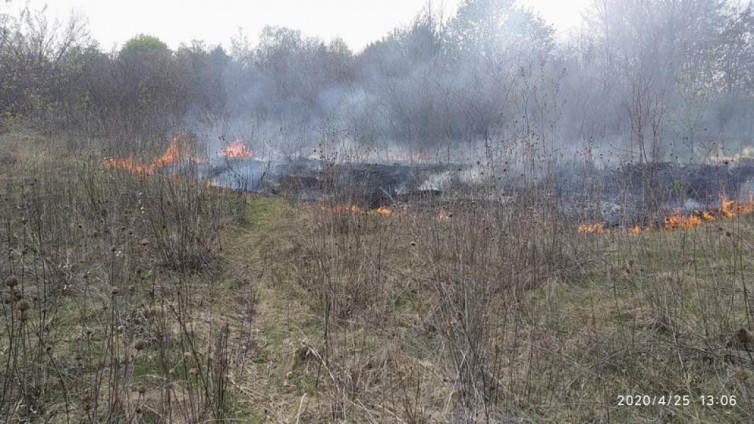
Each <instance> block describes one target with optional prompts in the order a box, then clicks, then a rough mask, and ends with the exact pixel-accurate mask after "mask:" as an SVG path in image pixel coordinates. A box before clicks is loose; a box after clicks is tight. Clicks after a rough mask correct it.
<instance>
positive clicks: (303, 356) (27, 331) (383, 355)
mask: <svg viewBox="0 0 754 424" xmlns="http://www.w3.org/2000/svg"><path fill="white" fill-rule="evenodd" d="M29 140H30V139H29ZM29 140H27V139H20V138H16V139H8V138H7V137H5V138H4V139H3V140H2V142H3V143H6V144H7V145H8V146H10V147H9V148H8V149H7V150H6V153H5V154H4V155H5V156H3V157H2V160H3V161H4V163H7V164H9V165H8V167H6V168H4V171H3V172H2V175H1V176H0V178H1V180H0V181H1V182H2V183H1V186H2V190H4V191H3V196H4V198H5V201H4V206H3V207H2V208H0V217H2V220H3V228H2V233H1V234H0V235H1V236H2V237H0V238H1V239H2V243H3V248H4V249H5V251H6V252H9V253H8V254H7V257H5V258H3V259H2V261H0V272H2V276H3V280H4V279H5V278H6V277H7V276H9V275H15V276H17V277H18V278H19V281H20V285H19V287H18V288H17V289H16V290H15V291H14V290H11V289H9V288H8V287H6V286H3V287H2V293H3V299H4V303H3V305H2V314H3V317H2V322H3V324H2V326H1V327H2V329H3V333H2V335H1V336H0V339H1V340H3V343H2V344H0V346H4V347H3V348H2V349H1V350H0V360H1V361H0V366H2V368H1V369H2V374H0V384H3V387H5V388H6V389H5V390H4V392H3V397H2V402H0V414H2V416H0V419H3V420H6V421H8V422H21V421H24V420H33V419H40V420H41V419H45V420H49V421H52V422H99V421H101V420H110V421H113V422H131V421H134V422H205V421H207V420H212V419H215V420H236V421H241V422H386V421H387V422H410V423H422V422H658V421H659V422H679V423H680V422H708V423H716V422H751V421H752V419H753V417H752V416H753V415H754V408H752V405H751V403H750V402H749V398H750V393H751V390H752V384H754V379H753V378H752V372H754V359H753V358H752V355H750V354H749V350H750V349H752V348H754V346H751V345H750V341H749V340H748V339H746V338H744V339H743V340H742V339H741V337H739V336H736V335H737V334H741V333H738V331H739V329H741V328H744V329H747V330H752V329H753V328H754V325H753V324H752V322H751V319H752V318H751V313H752V306H751V294H750V292H749V291H750V290H751V287H750V286H751V281H752V276H754V259H752V256H751V251H752V246H753V244H752V240H754V222H752V220H751V218H749V217H739V218H736V219H734V220H730V221H727V222H723V223H712V224H709V225H703V226H700V227H697V228H695V229H693V230H691V231H679V232H653V233H645V234H640V235H636V236H635V235H629V234H614V235H610V236H600V235H594V234H578V233H577V232H576V228H575V226H573V225H571V223H568V222H562V221H561V220H560V219H559V218H558V216H557V214H556V213H555V212H554V210H555V209H554V208H553V207H552V205H551V204H550V203H549V202H545V201H542V202H538V201H536V199H537V192H535V191H533V192H530V193H528V194H527V196H525V197H523V198H521V199H516V198H513V197H510V194H508V195H506V196H508V198H507V200H506V201H505V203H504V204H503V203H496V202H495V201H486V202H477V201H463V199H462V196H459V197H461V198H460V200H459V197H456V198H455V200H453V201H452V202H451V201H447V202H446V201H444V200H443V199H438V200H436V201H433V202H429V203H428V204H422V206H421V208H417V209H415V210H411V209H410V208H409V210H408V211H407V212H406V213H401V214H398V213H396V214H394V215H392V216H380V215H377V214H364V213H350V212H346V213H333V212H332V211H328V210H321V209H320V208H318V207H316V206H312V205H302V204H296V203H291V202H288V201H285V200H282V199H276V198H261V197H247V196H238V195H235V194H223V193H216V192H214V191H206V190H207V189H206V188H205V187H203V185H202V184H198V183H197V184H194V183H193V182H192V181H191V180H190V179H186V180H171V179H170V178H168V177H161V176H152V177H147V178H137V177H134V176H132V175H129V174H127V173H123V172H116V171H112V170H105V169H103V168H102V167H101V166H99V165H98V164H99V162H97V160H93V161H87V160H82V159H81V158H80V157H77V156H74V155H71V156H61V155H59V154H58V153H56V150H55V148H54V147H50V148H49V149H34V148H29V146H30V143H29ZM38 142H39V143H42V144H43V143H44V140H38ZM61 157H62V158H63V159H61ZM170 184H173V185H172V186H171V185H170ZM139 193H141V194H139ZM492 194H493V193H490V196H487V197H486V198H488V199H492V198H493V196H492ZM543 197H544V196H543ZM140 198H141V200H139V199H140ZM192 199H194V200H196V199H200V200H202V205H203V206H202V207H201V208H199V207H197V206H196V203H193V204H192V205H188V204H186V203H185V202H187V201H189V200H192ZM495 205H497V206H495ZM141 206H144V207H145V210H146V211H145V212H144V214H147V215H148V216H146V217H143V216H142V215H143V214H142V213H141V209H140V207H141ZM441 206H442V207H443V208H444V209H445V210H446V211H447V212H448V214H451V215H452V218H450V219H448V220H440V219H438V217H437V212H438V210H439V208H440V207H441ZM241 211H243V212H242V213H241ZM189 223H190V225H189ZM163 225H164V228H163ZM124 228H125V229H124ZM204 235H207V237H204ZM197 237H199V238H200V239H202V238H203V240H200V241H199V242H197V241H196V240H193V241H192V240H190V239H196V238H197ZM181 251H183V253H180V252H181ZM171 258H172V259H171ZM16 292H19V293H21V294H22V297H21V298H18V295H17V294H16ZM21 300H27V301H28V302H29V304H30V309H29V310H30V311H31V313H26V315H29V316H27V317H26V318H25V320H23V321H21V314H22V312H21V311H20V310H19V309H20V308H19V304H20V303H19V302H20V301H21ZM226 328H227V330H225V329H226ZM744 334H747V333H744ZM11 340H12V342H11ZM141 343H143V344H141ZM137 344H139V346H140V349H136V346H137ZM48 346H49V347H50V349H49V350H47V348H48ZM645 394H646V395H650V396H657V397H660V396H668V395H680V396H684V395H688V396H690V404H689V405H687V406H676V405H665V406H646V407H645V406H642V407H636V406H633V407H629V406H619V405H618V396H619V395H645ZM701 395H714V396H721V395H727V396H735V397H736V399H737V405H736V406H735V407H731V406H728V407H723V406H714V407H707V406H703V405H702V404H701V403H700V400H699V396H701ZM35 417H38V418H35Z"/></svg>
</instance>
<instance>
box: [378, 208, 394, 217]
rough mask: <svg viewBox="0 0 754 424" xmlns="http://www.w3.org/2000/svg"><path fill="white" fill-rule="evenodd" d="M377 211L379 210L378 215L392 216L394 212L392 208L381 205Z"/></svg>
mask: <svg viewBox="0 0 754 424" xmlns="http://www.w3.org/2000/svg"><path fill="white" fill-rule="evenodd" d="M376 212H377V215H382V216H390V215H392V214H393V211H391V210H390V209H388V208H386V207H384V206H380V207H379V208H377V211H376Z"/></svg>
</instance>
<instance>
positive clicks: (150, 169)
mask: <svg viewBox="0 0 754 424" xmlns="http://www.w3.org/2000/svg"><path fill="white" fill-rule="evenodd" d="M183 159H187V160H190V161H191V162H194V163H199V159H198V158H196V157H193V156H191V155H190V154H189V148H188V141H187V140H182V141H179V140H178V137H175V138H173V140H172V141H171V142H170V146H168V149H167V150H166V151H165V153H164V154H163V155H162V156H160V157H159V158H157V159H155V160H153V161H152V162H144V161H140V160H136V159H134V157H133V155H129V156H128V157H127V158H125V159H113V158H110V159H108V160H107V162H108V166H109V167H110V168H121V169H125V170H127V171H130V172H132V173H134V174H138V175H152V174H154V173H155V172H157V171H158V170H160V169H162V168H165V167H167V166H170V165H173V164H176V163H178V162H180V161H181V160H183Z"/></svg>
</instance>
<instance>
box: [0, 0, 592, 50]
mask: <svg viewBox="0 0 754 424" xmlns="http://www.w3.org/2000/svg"><path fill="white" fill-rule="evenodd" d="M0 1H2V0H0ZM461 1H462V0H434V1H433V3H434V4H435V5H438V4H444V10H445V15H446V16H448V15H451V14H453V13H455V10H456V8H457V6H458V4H459V3H460V2H461ZM426 2H427V0H247V1H241V0H211V1H208V0H11V6H12V7H13V8H20V7H21V6H23V5H25V4H28V5H29V7H30V8H31V9H32V10H35V9H40V8H41V7H43V6H44V5H47V6H48V11H49V12H50V13H51V14H52V15H53V16H60V17H67V16H68V15H69V14H70V13H71V12H72V11H75V12H77V13H79V14H82V15H84V16H85V17H86V18H88V22H89V29H90V34H91V35H92V36H93V37H94V38H95V39H96V40H98V41H99V42H100V45H101V47H102V48H103V49H105V50H109V49H110V48H112V47H115V46H120V45H122V44H123V43H124V42H125V41H126V40H128V39H129V38H131V37H132V36H134V35H136V34H140V33H144V34H150V35H154V36H157V37H158V38H160V39H161V40H163V41H165V42H166V43H167V44H168V45H169V46H170V47H172V48H176V47H178V45H179V44H180V43H182V42H183V43H188V42H190V41H191V40H193V39H197V40H204V41H206V42H207V43H208V44H210V45H217V44H222V45H224V46H226V47H228V46H229V45H230V39H231V37H233V36H234V35H237V34H238V31H239V29H241V30H242V31H243V32H244V34H246V35H247V36H248V37H249V38H250V39H251V40H252V41H255V40H256V36H257V35H258V34H259V32H260V31H261V29H262V28H263V27H264V26H265V25H277V26H287V27H291V28H296V29H299V30H301V31H302V32H303V33H304V34H305V35H309V36H317V37H320V38H322V39H324V40H325V41H329V40H331V39H333V38H334V37H336V36H340V37H342V38H343V39H344V40H346V42H347V43H348V45H349V46H350V47H351V48H352V49H353V50H354V51H359V50H361V49H362V48H364V47H365V46H366V45H367V44H369V42H371V41H376V40H379V39H380V38H382V36H384V35H385V34H387V33H388V32H389V31H391V30H392V29H394V28H396V27H397V26H399V25H402V24H406V23H408V22H410V21H411V19H413V17H414V16H415V15H416V14H417V12H418V11H419V10H421V8H422V7H423V6H424V5H426ZM518 2H519V4H521V5H523V6H527V7H531V9H532V10H534V11H535V12H537V13H539V14H541V15H542V17H544V18H545V20H547V21H548V22H550V23H552V24H554V25H555V27H556V29H557V30H558V34H559V35H563V34H564V33H565V32H566V31H568V30H570V29H573V28H574V27H576V26H578V24H579V22H580V20H581V12H582V11H583V10H584V8H585V7H586V6H587V5H588V4H589V3H590V0H518Z"/></svg>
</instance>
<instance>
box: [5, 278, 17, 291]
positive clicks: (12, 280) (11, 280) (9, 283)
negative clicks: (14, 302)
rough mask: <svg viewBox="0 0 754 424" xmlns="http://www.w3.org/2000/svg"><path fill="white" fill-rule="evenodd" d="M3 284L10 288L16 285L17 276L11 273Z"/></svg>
mask: <svg viewBox="0 0 754 424" xmlns="http://www.w3.org/2000/svg"><path fill="white" fill-rule="evenodd" d="M5 285H6V286H8V287H10V288H13V287H16V286H17V285H18V278H16V276H15V275H11V276H10V277H8V278H6V279H5Z"/></svg>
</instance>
